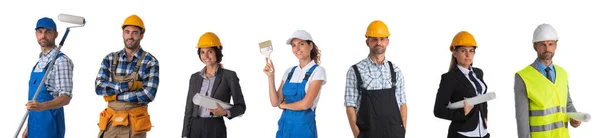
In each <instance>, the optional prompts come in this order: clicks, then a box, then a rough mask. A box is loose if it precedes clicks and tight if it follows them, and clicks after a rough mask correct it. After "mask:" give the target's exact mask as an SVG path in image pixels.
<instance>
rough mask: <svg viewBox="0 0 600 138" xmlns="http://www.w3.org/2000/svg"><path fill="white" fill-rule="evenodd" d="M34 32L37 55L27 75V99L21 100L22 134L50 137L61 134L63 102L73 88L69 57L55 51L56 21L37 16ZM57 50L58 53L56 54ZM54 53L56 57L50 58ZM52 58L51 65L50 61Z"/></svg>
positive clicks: (71, 62) (71, 64)
mask: <svg viewBox="0 0 600 138" xmlns="http://www.w3.org/2000/svg"><path fill="white" fill-rule="evenodd" d="M35 36H36V38H37V41H38V44H40V47H41V48H42V53H40V58H39V60H38V62H37V63H36V65H35V66H34V67H33V69H32V71H31V77H30V79H29V98H28V100H29V102H27V104H25V106H27V110H31V112H29V119H28V122H27V127H26V128H25V130H24V131H23V137H52V138H63V137H64V136H65V116H64V110H63V106H66V105H67V104H69V102H70V101H71V96H72V94H71V92H72V90H73V61H71V59H70V58H69V57H67V55H65V54H63V53H62V52H60V51H58V49H57V48H56V44H55V40H56V38H57V36H58V32H57V31H56V23H54V21H53V20H52V19H50V18H47V17H44V18H41V19H39V20H38V22H37V25H36V28H35ZM57 54H58V55H57ZM54 55H56V58H54V59H52V57H54ZM52 60H55V61H54V65H53V66H52V69H51V70H49V69H50V62H51V61H52ZM47 71H48V76H47V78H46V81H45V82H44V85H41V87H42V88H40V91H39V93H38V96H37V97H36V99H33V96H34V95H35V93H36V91H37V89H38V86H40V83H41V82H42V79H43V78H44V75H45V74H46V72H47Z"/></svg>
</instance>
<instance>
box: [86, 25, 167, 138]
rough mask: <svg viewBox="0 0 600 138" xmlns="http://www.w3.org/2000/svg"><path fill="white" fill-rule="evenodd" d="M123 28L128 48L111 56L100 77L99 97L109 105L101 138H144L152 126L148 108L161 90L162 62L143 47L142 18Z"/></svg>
mask: <svg viewBox="0 0 600 138" xmlns="http://www.w3.org/2000/svg"><path fill="white" fill-rule="evenodd" d="M122 29H123V42H124V44H125V48H124V49H123V50H120V51H117V52H113V53H110V54H108V55H107V56H106V57H105V58H104V59H103V60H102V64H101V66H100V71H99V72H98V76H97V77H96V94H97V95H100V96H103V97H104V100H105V101H106V102H108V107H107V108H106V109H105V110H104V111H103V112H102V113H101V114H100V121H99V123H98V126H99V128H100V133H99V135H98V137H111V138H112V137H134V138H137V137H141V138H144V137H146V132H148V131H150V128H151V126H152V125H151V123H150V117H149V115H148V109H147V108H148V103H150V102H152V100H153V99H154V98H155V97H156V91H157V89H158V82H159V77H158V73H159V71H158V70H159V65H158V60H157V59H156V58H155V57H154V56H152V55H151V54H150V53H147V52H146V51H144V50H143V49H142V48H141V47H140V41H141V40H142V38H143V37H144V33H145V31H146V29H145V26H144V23H143V22H142V20H141V18H140V17H138V16H137V15H131V16H129V17H128V18H127V19H125V22H124V23H123V25H122Z"/></svg>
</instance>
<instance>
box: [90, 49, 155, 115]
mask: <svg viewBox="0 0 600 138" xmlns="http://www.w3.org/2000/svg"><path fill="white" fill-rule="evenodd" d="M118 54H119V55H118V57H119V58H118V59H117V60H118V65H117V68H116V70H115V71H116V72H115V73H116V75H119V76H127V75H129V74H131V73H132V72H133V69H134V67H135V64H136V62H137V61H138V60H140V58H141V56H142V49H140V50H138V52H137V53H135V55H133V60H131V62H128V61H127V56H126V55H125V49H123V50H120V51H118ZM113 57H114V53H110V54H108V55H106V57H104V60H102V64H101V66H100V71H99V72H98V76H96V94H97V95H101V96H111V95H115V94H116V95H117V100H119V101H125V102H131V103H138V104H142V105H146V104H148V103H150V102H152V100H154V97H155V96H156V90H157V89H158V60H156V58H154V56H152V55H151V54H150V53H148V52H146V57H145V58H144V59H141V60H142V65H141V67H140V70H139V71H138V77H139V78H140V80H141V81H142V90H137V91H131V90H129V88H128V86H127V84H128V82H115V81H111V75H112V73H111V72H110V67H111V65H112V63H113V60H114V59H113Z"/></svg>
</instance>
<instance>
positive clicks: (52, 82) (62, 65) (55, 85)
mask: <svg viewBox="0 0 600 138" xmlns="http://www.w3.org/2000/svg"><path fill="white" fill-rule="evenodd" d="M55 54H58V53H56V47H55V48H52V49H51V50H50V51H48V52H46V53H40V59H39V60H38V62H37V65H36V66H35V68H34V70H33V71H34V72H42V71H43V70H44V69H45V68H46V66H48V63H50V58H52V56H54V55H55ZM63 54H64V53H63ZM47 77H48V78H47V79H46V88H47V90H48V91H49V92H50V95H52V97H54V98H56V97H58V96H60V95H63V94H64V95H67V96H69V97H72V96H73V94H72V91H73V61H71V59H70V58H69V57H67V55H63V56H61V57H59V58H58V59H56V61H54V67H52V70H51V71H48V76H47Z"/></svg>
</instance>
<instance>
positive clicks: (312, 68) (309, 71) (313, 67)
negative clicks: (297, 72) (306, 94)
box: [303, 64, 319, 81]
mask: <svg viewBox="0 0 600 138" xmlns="http://www.w3.org/2000/svg"><path fill="white" fill-rule="evenodd" d="M317 66H319V65H316V64H315V65H314V66H312V67H311V68H310V69H309V70H308V71H307V72H306V75H304V79H303V81H308V78H310V75H312V73H313V71H315V69H316V68H317Z"/></svg>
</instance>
